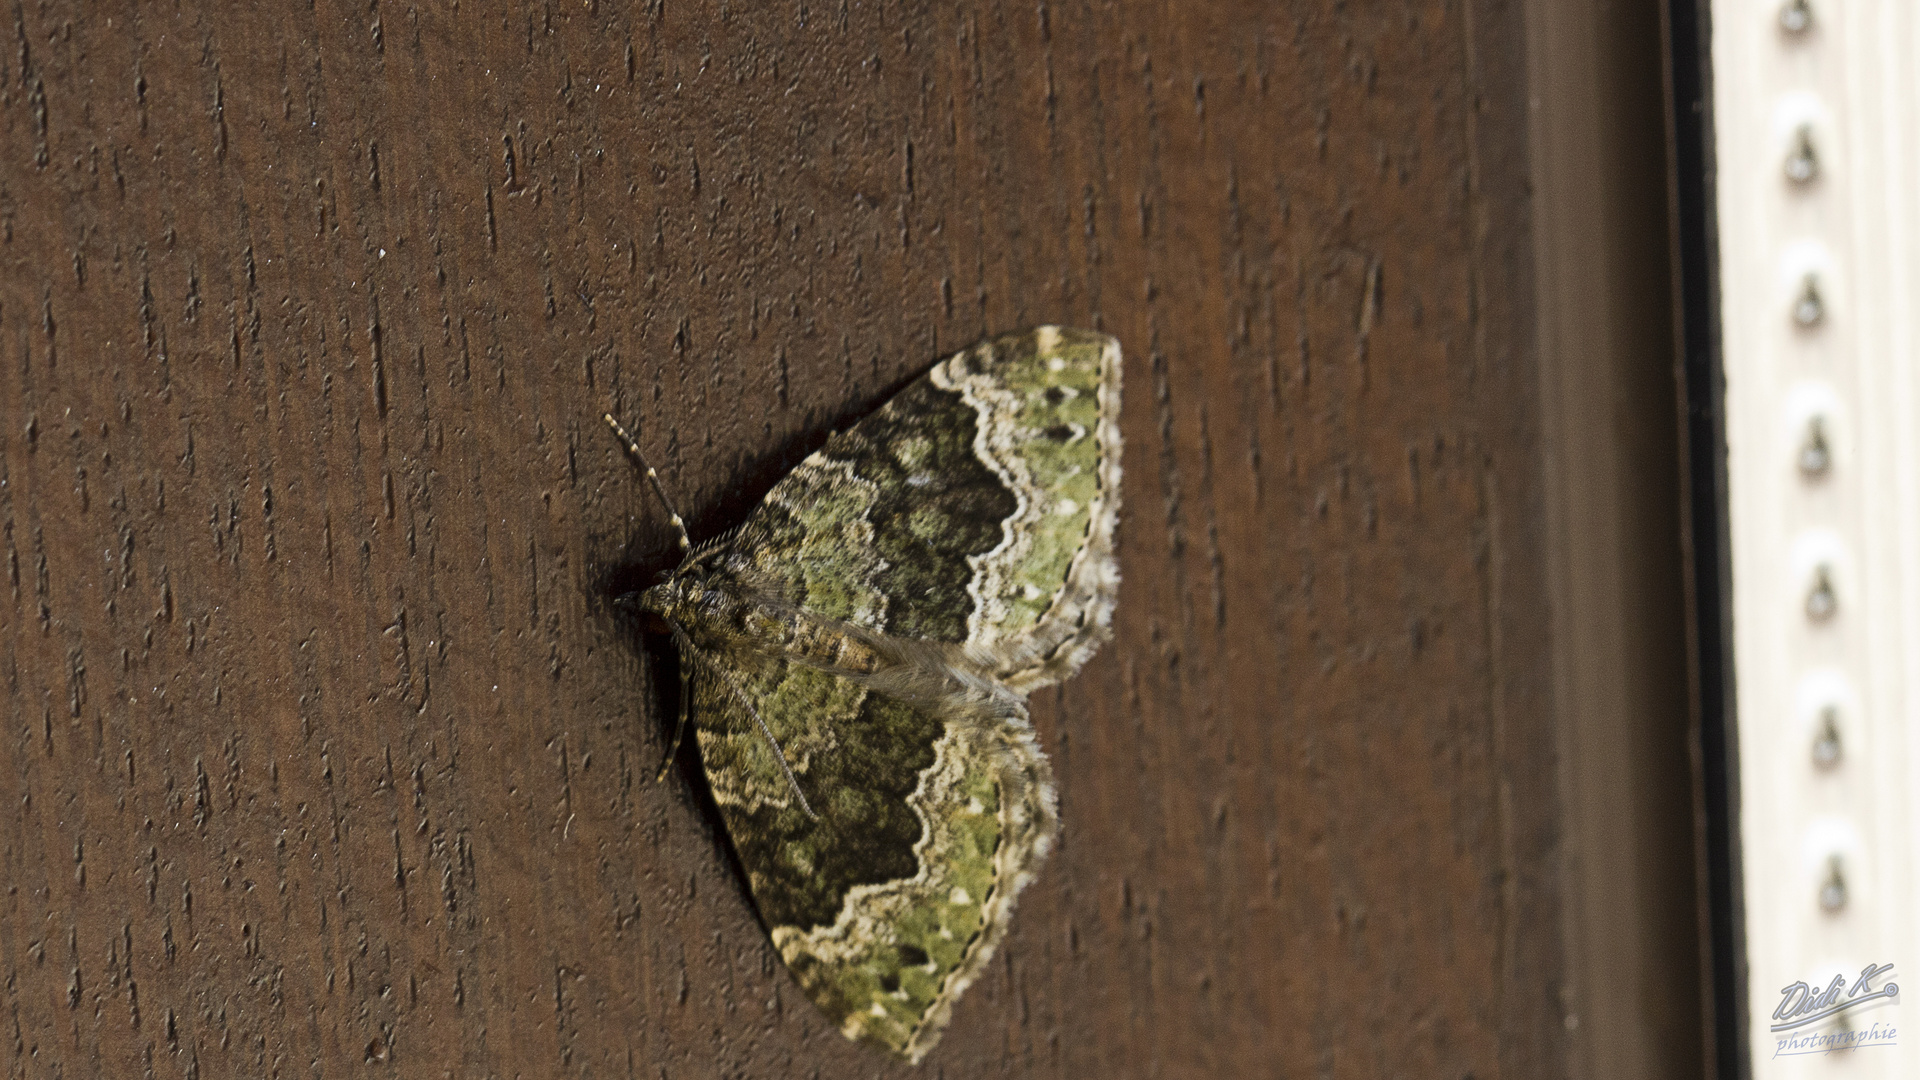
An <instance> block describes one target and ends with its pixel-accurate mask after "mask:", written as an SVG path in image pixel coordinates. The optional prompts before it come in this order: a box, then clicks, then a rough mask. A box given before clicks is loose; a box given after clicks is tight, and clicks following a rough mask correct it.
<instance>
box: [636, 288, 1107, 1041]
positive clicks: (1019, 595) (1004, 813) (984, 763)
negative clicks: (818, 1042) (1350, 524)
mask: <svg viewBox="0 0 1920 1080" xmlns="http://www.w3.org/2000/svg"><path fill="white" fill-rule="evenodd" d="M1119 420H1120V347H1119V344H1118V343H1117V342H1116V341H1114V339H1112V338H1110V337H1108V336H1106V335H1104V334H1097V333H1093V332H1091V331H1086V330H1071V329H1065V328H1060V327H1050V326H1047V327H1040V328H1039V329H1036V330H1032V331H1029V332H1026V333H1021V334H1013V335H1009V336H1006V337H1000V338H996V339H993V340H991V341H986V342H982V343H981V344H979V345H976V346H974V347H973V348H970V349H967V350H966V351H964V352H961V353H958V354H956V355H954V356H952V357H950V358H948V359H947V360H945V361H943V362H941V363H940V364H938V365H936V366H935V367H934V368H933V369H932V370H931V371H929V372H928V373H927V374H926V375H924V376H922V377H921V378H920V379H918V380H916V381H915V382H913V383H912V384H911V385H909V386H908V387H906V389H904V390H902V391H901V392H900V393H899V394H898V395H896V396H895V397H894V398H893V399H892V400H890V401H888V402H887V403H886V404H885V405H883V406H881V407H880V409H879V410H878V411H876V412H874V413H873V414H872V415H870V416H868V417H867V418H866V419H864V420H862V421H860V422H859V423H858V424H856V425H854V426H853V427H852V428H851V429H849V430H846V431H842V432H839V433H837V434H835V435H833V436H832V437H831V438H829V439H828V440H827V443H826V445H825V446H824V447H822V448H821V449H820V450H819V451H818V452H817V453H815V454H813V455H812V456H810V457H808V458H807V459H806V460H805V461H803V462H801V464H800V465H799V466H798V467H797V468H795V469H794V470H793V471H792V472H791V473H789V474H787V476H786V477H785V478H784V479H782V480H781V481H780V482H779V483H778V484H776V485H775V486H774V488H773V490H772V491H770V492H768V493H767V497H766V499H765V501H763V502H762V503H761V504H760V505H759V506H758V507H756V508H755V509H754V510H753V512H752V513H751V514H750V515H749V516H748V517H747V520H746V521H745V522H744V523H743V524H742V525H741V526H740V527H739V528H738V529H737V530H735V531H733V532H730V533H728V534H725V535H723V536H721V537H719V538H717V539H714V540H711V541H709V542H707V543H704V544H700V545H698V546H694V545H692V544H691V543H689V541H688V539H687V536H686V531H685V528H684V527H683V526H682V525H681V521H680V518H679V515H677V514H674V515H673V524H674V526H675V528H676V529H678V530H679V532H680V543H681V547H682V549H683V552H684V554H683V557H682V559H681V562H680V565H679V566H678V567H676V568H675V569H674V570H672V571H670V572H669V573H667V574H666V575H664V577H663V579H662V580H661V581H660V582H659V583H658V584H656V585H654V586H653V587H651V588H649V589H646V590H645V591H643V592H640V593H638V594H637V595H635V596H631V597H628V598H625V599H626V602H627V603H629V604H631V605H635V606H637V607H639V608H640V609H641V610H642V611H643V612H644V613H645V614H646V616H647V617H648V619H649V621H650V622H652V623H653V624H654V625H656V626H659V625H660V624H664V626H665V629H666V630H667V632H669V633H671V634H672V636H673V640H674V642H675V643H676V645H677V646H678V648H679V653H680V671H681V680H682V693H681V696H680V700H681V703H682V704H681V708H682V714H681V718H680V725H681V730H684V728H685V726H686V724H687V722H688V717H689V715H690V716H691V719H692V723H693V726H694V729H695V732H696V737H697V739H698V742H699V745H700V756H701V760H702V763H703V764H704V766H705V769H706V774H707V779H708V782H709V783H710V784H711V786H712V789H713V795H714V800H715V802H716V803H717V804H718V805H719V808H720V814H721V816H722V818H724V819H725V822H726V826H727V832H728V834H729V836H730V838H731V839H732V841H733V845H734V848H735V850H736V851H737V852H738V854H739V857H740V862H741V865H742V866H743V867H744V868H745V869H746V873H747V877H748V883H749V885H750V887H751V889H752V892H753V898H754V901H755V903H756V904H757V905H758V907H759V911H760V915H761V917H762V918H763V919H764V920H765V922H766V925H767V927H768V928H769V930H770V931H771V933H772V936H773V942H774V944H775V946H776V947H777V948H778V949H779V950H780V954H781V956H782V957H784V958H785V960H786V963H787V966H788V967H789V968H790V969H791V970H792V972H793V975H794V977H795V978H796V979H797V980H798V981H799V983H800V985H801V987H803V988H804V989H805V990H806V992H807V995H808V996H809V997H811V998H812V999H813V1000H814V1001H815V1002H816V1003H817V1004H818V1005H819V1006H820V1008H821V1009H822V1010H823V1011H824V1012H825V1013H826V1014H827V1016H828V1017H829V1018H831V1020H832V1021H833V1022H834V1023H835V1024H837V1025H838V1026H839V1027H840V1029H841V1031H843V1032H844V1033H845V1034H846V1035H847V1036H848V1037H849V1038H853V1039H862V1040H867V1041H870V1042H874V1043H878V1044H880V1045H882V1046H885V1047H887V1048H888V1049H890V1050H892V1051H894V1052H896V1053H899V1054H902V1055H904V1056H906V1057H907V1058H909V1059H911V1060H913V1061H915V1062H918V1061H919V1060H920V1059H921V1058H922V1057H924V1056H925V1055H926V1053H927V1052H928V1051H929V1050H931V1049H932V1048H933V1045H934V1044H935V1043H936V1042H937V1041H938V1040H939V1038H940V1034H941V1031H942V1030H943V1029H944V1028H945V1027H946V1024H947V1020H948V1017H949V1016H950V1015H951V1013H952V1009H953V1003H954V1001H955V1000H956V999H957V998H958V997H959V996H960V994H961V992H962V991H964V990H965V989H966V987H967V985H968V984H969V983H970V982H972V981H973V979H974V978H975V977H976V976H977V975H979V973H980V971H981V970H982V969H983V968H984V966H985V964H986V962H987V959H988V958H989V956H991V954H992V953H993V950H994V947H995V946H996V945H997V944H998V943H999V941H1000V939H1001V937H1002V936H1004V935H1005V933H1006V929H1007V923H1008V920H1009V918H1010V917H1011V915H1012V911H1013V904H1014V898H1015V897H1016V896H1018V895H1019V892H1020V890H1021V889H1022V888H1023V887H1024V886H1025V885H1026V884H1027V882H1029V881H1030V880H1032V878H1033V874H1034V870H1035V868H1036V866H1037V864H1038V863H1039V861H1040V859H1041V858H1042V857H1043V856H1045V854H1046V852H1047V849H1048V847H1049V845H1050V844H1051V843H1052V841H1053V837H1054V833H1055V831H1056V827H1057V818H1056V814H1055V795H1054V786H1053V775H1052V770H1051V768H1050V767H1049V765H1048V763H1047V758H1046V755H1045V754H1043V753H1042V752H1041V750H1040V746H1039V743H1038V742H1037V741H1036V740H1035V738H1034V732H1033V727H1032V725H1031V724H1030V723H1029V721H1028V718H1027V709H1026V696H1027V695H1028V694H1030V693H1032V692H1033V691H1034V690H1036V689H1038V688H1040V687H1043V686H1048V685H1051V684H1053V683H1056V682H1059V681H1061V680H1063V679H1066V678H1068V677H1069V676H1071V675H1072V674H1073V673H1074V672H1075V671H1077V670H1078V669H1079V668H1080V666H1081V665H1082V664H1083V663H1085V662H1086V660H1087V658H1088V657H1089V656H1091V655H1092V654H1093V652H1094V650H1095V649H1097V648H1098V647H1099V646H1100V643H1101V642H1102V641H1104V640H1105V639H1106V638H1107V636H1108V634H1109V629H1108V626H1109V622H1110V620H1111V618H1112V615H1113V607H1114V600H1115V595H1116V592H1117V589H1118V586H1119V568H1118V565H1117V563H1116V561H1115V557H1114V528H1115V524H1116V522H1117V520H1118V517H1119V512H1120V449H1121V444H1120V423H1119ZM607 422H608V423H609V424H612V425H613V428H614V430H615V431H616V432H617V433H618V434H619V435H620V436H621V438H622V439H623V441H624V442H625V443H626V445H627V448H628V449H629V450H630V451H631V452H632V453H633V454H634V456H635V457H636V458H639V457H640V450H639V447H638V446H637V445H636V444H635V443H634V440H633V439H632V437H631V436H629V435H627V433H626V431H625V430H624V429H622V428H621V427H620V425H619V424H617V423H615V422H614V420H613V418H612V417H611V416H609V417H607ZM641 463H642V465H644V464H645V462H644V459H641ZM647 476H648V479H649V480H650V481H651V482H652V483H653V485H654V487H655V490H656V492H658V493H659V494H660V497H661V499H662V501H663V502H665V501H666V496H665V493H664V492H663V491H660V486H659V479H658V477H657V476H656V475H655V474H654V471H653V470H652V469H651V468H649V469H647ZM668 510H669V513H672V508H671V505H670V504H669V507H668ZM679 739H680V736H679V734H676V735H675V740H674V741H675V745H676V746H677V745H678V743H679Z"/></svg>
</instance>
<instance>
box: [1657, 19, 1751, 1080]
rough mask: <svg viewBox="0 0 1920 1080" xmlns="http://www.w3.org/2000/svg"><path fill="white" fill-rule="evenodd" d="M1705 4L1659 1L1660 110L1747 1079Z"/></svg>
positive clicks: (1712, 863) (1689, 531) (1724, 1056)
mask: <svg viewBox="0 0 1920 1080" xmlns="http://www.w3.org/2000/svg"><path fill="white" fill-rule="evenodd" d="M1708 5H1709V0H1666V7H1667V34H1668V41H1667V45H1668V49H1667V57H1668V80H1669V81H1668V115H1669V117H1670V125H1669V138H1670V139H1671V140H1672V143H1673V147H1672V153H1673V162H1674V166H1675V176H1674V178H1673V185H1674V186H1673V191H1672V206H1673V215H1674V275H1675V278H1674V292H1675V302H1676V306H1677V308H1678V322H1677V327H1676V333H1677V336H1678V338H1679V340H1678V345H1679V349H1680V368H1679V371H1678V372H1677V377H1678V381H1679V384H1680V385H1679V389H1680V398H1681V409H1682V413H1681V416H1680V434H1681V438H1682V439H1683V440H1684V442H1683V446H1684V459H1683V465H1682V468H1683V483H1684V489H1683V495H1682V499H1683V502H1684V505H1683V508H1682V509H1683V513H1684V514H1685V522H1684V529H1685V533H1684V543H1685V545H1686V555H1687V559H1688V582H1687V585H1688V590H1687V592H1688V596H1687V600H1688V612H1687V615H1688V618H1687V621H1688V636H1689V638H1690V639H1691V642H1690V643H1691V645H1692V649H1691V654H1692V655H1691V656H1690V657H1689V660H1690V664H1691V667H1692V673H1693V678H1692V682H1693V687H1692V696H1693V724H1694V732H1693V739H1692V742H1693V746H1694V753H1695V756H1696V761H1695V768H1696V775H1695V780H1694V783H1695V815H1696V822H1695V831H1696V836H1697V849H1698V853H1699V858H1700V864H1701V865H1700V870H1699V873H1700V876H1701V879H1702V885H1703V886H1704V888H1703V890H1702V892H1703V904H1702V910H1701V913H1700V918H1701V924H1702V925H1701V929H1702V931H1703V932H1704V935H1705V938H1706V943H1705V948H1704V951H1703V956H1702V957H1701V960H1702V963H1703V965H1704V968H1705V974H1706V976H1707V980H1706V982H1707V985H1706V987H1705V998H1706V1000H1705V1002H1704V1004H1705V1005H1706V1007H1707V1010H1708V1014H1707V1021H1706V1022H1707V1031H1706V1036H1707V1062H1706V1065H1707V1074H1708V1075H1710V1076H1714V1077H1717V1078H1719V1080H1747V1078H1748V1077H1750V1076H1751V1075H1752V1072H1753V1068H1752V1062H1751V1061H1750V1059H1749V1057H1748V1053H1747V1030H1746V1029H1747V1024H1746V1001H1747V962H1746V925H1745V923H1746V912H1745V901H1744V898H1743V896H1742V892H1741V859H1740V845H1739V842H1738V832H1737V826H1738V822H1739V815H1740V773H1739V761H1740V759H1739V748H1738V745H1737V742H1736V739H1735V735H1736V731H1737V727H1736V722H1735V717H1734V698H1733V685H1734V682H1733V680H1734V671H1733V634H1732V630H1733V621H1732V614H1733V612H1732V598H1733V593H1732V563H1731V559H1730V550H1731V549H1730V547H1729V541H1728V521H1727V427H1726V411H1725V410H1726V373H1725V369H1724V368H1723V366H1722V363H1721V361H1722V356H1721V334H1720V302H1719V301H1720V273H1719V264H1718V252H1719V233H1718V223H1717V222H1716V220H1715V205H1714V186H1713V185H1714V170H1715V163H1714V156H1713V109H1712V89H1713V71H1712V68H1711V66H1710V58H1709V53H1708V48H1709V45H1710V43H1711V41H1712V36H1711V34H1710V29H1711V23H1710V13H1709V10H1708Z"/></svg>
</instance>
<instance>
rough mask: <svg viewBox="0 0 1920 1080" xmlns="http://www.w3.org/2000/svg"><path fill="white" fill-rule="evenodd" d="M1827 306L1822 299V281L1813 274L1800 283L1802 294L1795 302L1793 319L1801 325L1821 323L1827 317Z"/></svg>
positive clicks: (1809, 325)
mask: <svg viewBox="0 0 1920 1080" xmlns="http://www.w3.org/2000/svg"><path fill="white" fill-rule="evenodd" d="M1826 315H1827V306H1826V304H1825V303H1824V302H1822V301H1821V299H1820V282H1819V280H1818V279H1817V278H1815V277H1814V276H1813V275H1812V274H1808V275H1807V276H1806V279H1805V280H1804V281H1802V282H1801V283H1800V296H1799V298H1798V299H1796V300H1794V302H1793V321H1794V322H1797V323H1799V324H1800V325H1801V326H1807V327H1813V326H1818V325H1820V320H1821V319H1824V318H1826Z"/></svg>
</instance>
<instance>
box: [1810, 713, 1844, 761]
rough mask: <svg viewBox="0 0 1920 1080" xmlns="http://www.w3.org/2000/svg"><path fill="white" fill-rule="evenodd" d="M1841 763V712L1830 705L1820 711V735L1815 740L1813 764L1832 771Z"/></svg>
mask: <svg viewBox="0 0 1920 1080" xmlns="http://www.w3.org/2000/svg"><path fill="white" fill-rule="evenodd" d="M1839 763H1840V710H1838V709H1836V708H1834V707H1833V706H1831V705H1829V706H1827V707H1826V708H1824V709H1821V710H1820V734H1819V735H1817V736H1815V737H1814V740H1813V764H1814V766H1815V767H1816V768H1821V769H1831V768H1833V767H1834V766H1835V765H1838V764H1839Z"/></svg>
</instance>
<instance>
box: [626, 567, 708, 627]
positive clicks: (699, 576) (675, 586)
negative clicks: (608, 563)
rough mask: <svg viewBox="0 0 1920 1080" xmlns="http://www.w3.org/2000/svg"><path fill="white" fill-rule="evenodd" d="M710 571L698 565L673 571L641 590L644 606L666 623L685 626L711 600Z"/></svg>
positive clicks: (642, 604)
mask: <svg viewBox="0 0 1920 1080" xmlns="http://www.w3.org/2000/svg"><path fill="white" fill-rule="evenodd" d="M707 592H708V589H707V582H706V574H704V573H702V572H701V570H700V569H699V568H698V567H695V568H692V569H683V570H681V571H676V572H673V573H669V574H668V575H666V577H664V578H663V579H662V580H661V581H660V582H659V583H658V584H656V585H654V586H652V587H651V588H648V589H646V590H644V591H642V592H641V593H640V605H639V606H640V610H641V612H642V613H643V614H645V615H648V616H652V617H653V618H654V619H658V620H660V621H661V622H663V623H667V624H672V625H678V626H685V625H686V624H687V623H688V622H691V621H693V617H694V615H695V611H696V609H698V608H699V607H700V606H701V605H702V604H704V603H706V602H707V599H708V597H707Z"/></svg>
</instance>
